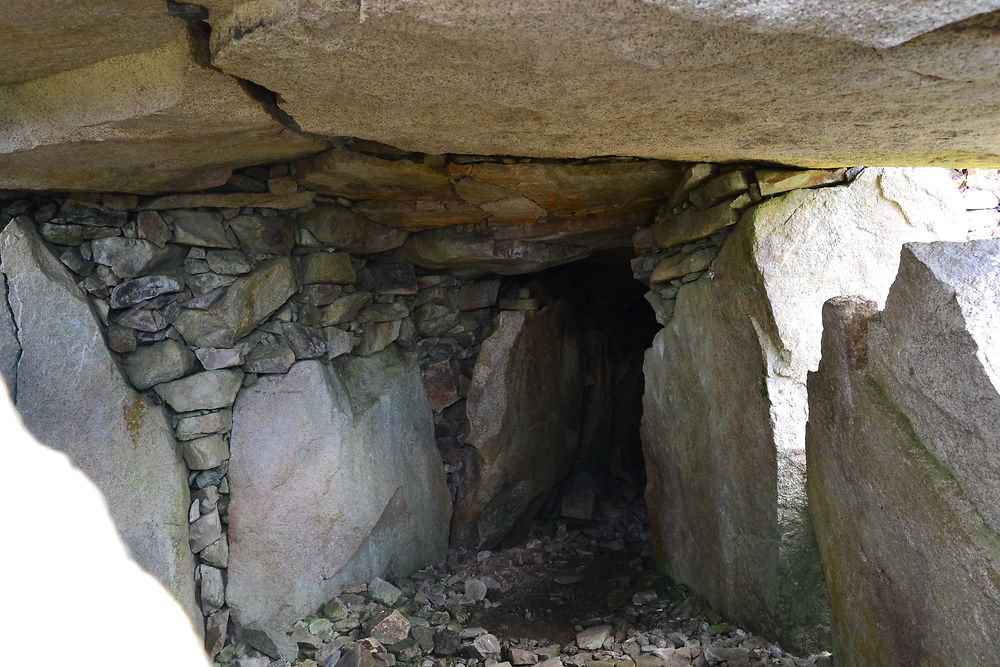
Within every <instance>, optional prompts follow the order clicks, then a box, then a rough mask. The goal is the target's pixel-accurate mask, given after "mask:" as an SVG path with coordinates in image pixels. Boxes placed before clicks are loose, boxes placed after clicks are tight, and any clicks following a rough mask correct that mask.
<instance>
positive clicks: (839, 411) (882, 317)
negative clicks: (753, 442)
mask: <svg viewBox="0 0 1000 667" xmlns="http://www.w3.org/2000/svg"><path fill="white" fill-rule="evenodd" d="M998 275H1000V247H998V243H997V241H971V242H967V243H943V242H938V243H928V244H921V243H911V244H907V245H906V246H905V247H904V249H903V252H902V260H901V263H900V269H899V275H898V276H897V278H896V281H895V282H894V283H893V285H892V288H891V290H890V291H889V296H888V299H887V301H886V305H885V309H884V310H882V311H881V312H878V307H877V305H876V304H875V303H874V302H872V301H868V300H865V299H862V298H859V297H844V298H837V299H832V300H830V301H829V302H827V303H826V305H825V306H824V310H823V324H824V329H823V347H822V361H821V363H820V366H819V370H818V371H816V372H814V373H810V375H809V426H808V429H807V453H808V459H807V460H808V468H809V481H808V489H809V502H810V507H811V509H812V515H813V518H814V520H815V524H816V534H817V537H818V540H819V546H820V552H821V554H822V559H823V567H824V570H825V572H826V578H827V582H828V586H829V589H830V603H831V608H832V612H833V621H834V628H835V630H836V633H835V636H836V638H837V647H836V654H837V661H838V663H839V664H844V665H869V664H874V663H886V664H934V663H945V662H950V663H958V664H969V665H973V664H981V663H983V662H989V661H990V660H992V657H991V656H992V655H994V654H995V653H996V650H997V638H996V636H995V635H994V633H993V632H992V631H991V630H990V628H992V627H993V626H995V625H996V623H997V621H998V619H997V615H998V611H997V601H998V599H1000V547H998V542H997V531H998V529H1000V523H998V522H1000V512H998V507H1000V504H998V498H1000V488H998V484H997V479H998V478H1000V470H998V469H997V457H996V451H997V447H998V446H1000V440H998V438H1000V387H998V382H997V377H998V364H1000V348H998V345H1000V339H998V338H997V333H996V332H997V331H998V327H1000V321H998V311H997V304H998V303H1000V280H998V278H997V276H998ZM956 639H957V640H959V641H960V642H961V643H962V645H963V646H964V647H965V649H964V650H963V651H962V653H961V655H959V656H956V655H955V653H954V650H953V647H954V642H955V641H956Z"/></svg>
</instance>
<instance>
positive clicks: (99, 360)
mask: <svg viewBox="0 0 1000 667" xmlns="http://www.w3.org/2000/svg"><path fill="white" fill-rule="evenodd" d="M0 271H2V273H3V274H4V275H5V278H6V291H5V292H4V294H5V295H6V303H0V314H2V313H5V312H9V313H10V317H11V320H12V321H13V323H14V324H15V325H16V340H17V343H18V348H20V349H19V354H18V361H17V374H16V377H11V375H8V376H7V378H6V379H7V380H8V381H13V382H16V392H12V393H15V395H16V397H17V401H16V403H17V408H18V410H19V412H20V413H21V417H22V419H23V420H24V423H25V426H27V428H28V429H29V430H30V431H31V432H32V433H33V434H34V436H35V437H36V438H38V439H39V440H40V441H41V442H42V443H44V444H46V445H48V446H50V447H53V448H55V449H58V450H60V451H62V452H64V453H66V454H67V455H68V456H69V457H70V458H71V459H72V461H73V463H74V464H75V465H76V466H77V467H79V468H80V469H81V470H82V471H83V472H85V473H86V474H87V476H88V477H89V478H90V479H91V480H92V481H93V482H94V483H95V484H97V486H98V487H99V488H100V489H101V491H102V493H103V495H104V500H105V502H106V503H107V507H108V510H110V513H111V517H112V518H113V519H114V522H115V526H116V527H117V529H118V531H119V532H120V533H121V535H122V539H123V540H124V541H125V543H126V544H127V545H128V547H129V550H130V551H131V554H132V557H133V558H134V559H135V561H136V562H138V563H139V564H140V565H141V566H142V567H143V568H144V569H146V570H147V571H148V572H149V573H150V574H152V575H153V576H155V577H156V578H157V579H158V580H159V581H160V582H161V583H162V584H163V585H164V586H165V587H166V588H167V590H169V591H170V592H171V593H172V594H173V595H174V597H176V598H177V600H178V602H179V603H180V604H181V606H182V607H183V608H184V609H185V610H186V611H187V612H188V613H189V615H190V616H191V618H192V619H197V617H198V616H199V614H198V612H197V607H196V605H195V602H194V583H193V582H194V578H193V561H192V558H191V555H190V552H189V550H188V547H187V539H188V529H187V512H188V506H189V504H190V500H189V497H188V487H187V472H186V470H185V468H184V464H183V462H182V461H181V458H180V454H179V453H178V451H177V447H176V444H175V442H174V439H173V437H172V435H171V430H170V426H169V424H168V423H167V420H166V417H165V415H164V413H163V410H162V409H160V408H158V407H156V406H154V405H152V404H150V403H148V402H147V401H146V400H145V399H144V398H143V397H142V396H140V395H139V394H137V393H136V392H135V391H134V390H133V389H132V388H131V387H130V386H129V385H128V383H127V382H126V380H125V378H124V376H123V374H122V373H121V371H120V370H119V367H118V365H117V363H116V362H115V360H114V359H113V358H112V355H111V353H110V352H109V351H108V349H107V348H106V347H105V344H104V338H103V335H102V328H103V327H102V326H101V324H100V322H98V320H97V318H96V317H95V315H94V313H93V311H92V310H91V308H90V305H89V303H88V299H87V298H86V297H85V296H84V295H83V294H82V293H81V292H80V290H79V288H77V286H76V285H75V284H74V282H73V278H72V276H71V275H70V274H69V272H68V271H67V270H66V268H65V267H63V266H62V265H61V264H60V263H59V261H58V260H57V259H56V258H55V257H54V256H53V255H52V254H51V253H50V252H49V250H48V248H47V247H45V244H44V242H43V241H42V240H41V238H40V237H39V236H38V235H37V233H36V232H35V230H34V226H33V225H32V224H31V223H30V222H29V221H27V220H25V219H22V218H16V219H14V220H13V221H12V222H10V223H9V224H8V225H7V226H6V228H5V229H4V230H3V231H2V232H0ZM8 308H9V310H8ZM3 319H4V318H3V317H2V315H0V321H2V320H3ZM9 328H10V327H9V326H8V329H9ZM7 358H10V357H9V356H8V352H4V353H3V354H0V359H7Z"/></svg>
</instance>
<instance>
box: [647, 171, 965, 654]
mask: <svg viewBox="0 0 1000 667" xmlns="http://www.w3.org/2000/svg"><path fill="white" fill-rule="evenodd" d="M959 209H960V206H958V202H957V194H956V193H955V190H954V187H953V186H952V184H951V182H950V180H949V177H948V175H947V173H946V172H945V171H944V170H938V169H885V170H882V169H867V170H865V171H863V172H862V173H861V174H860V175H859V176H858V177H857V179H856V180H855V181H853V183H851V184H850V185H846V186H836V187H831V188H824V189H819V190H798V191H795V192H792V193H789V194H786V195H783V196H779V197H776V198H774V199H771V200H768V201H766V202H764V203H762V204H760V205H758V206H756V207H754V208H752V209H749V210H748V211H747V212H746V213H744V215H743V217H742V219H741V220H740V222H739V223H737V225H736V226H735V228H734V229H733V231H732V233H731V234H730V236H729V237H728V239H727V240H726V242H725V245H724V246H723V248H722V250H721V252H720V253H719V255H718V256H717V257H716V259H715V261H714V264H713V271H714V277H713V276H708V275H706V276H704V277H702V278H701V279H699V280H697V281H695V282H693V283H690V284H687V285H684V286H682V287H681V288H680V290H679V292H678V294H677V305H676V311H675V312H674V314H673V317H672V318H671V319H670V320H669V322H668V323H667V325H666V327H665V328H664V329H663V330H662V331H661V332H660V333H659V334H657V336H656V338H655V340H654V343H653V347H652V348H651V349H650V350H649V351H648V352H647V353H646V359H645V366H644V371H645V377H646V391H645V395H644V397H643V423H642V439H643V448H644V453H645V458H646V462H647V473H648V475H649V482H648V486H647V490H646V499H647V503H648V506H649V509H650V523H651V540H652V547H653V551H654V554H655V557H656V560H657V562H658V565H659V566H660V567H661V568H662V569H664V570H665V571H668V572H670V573H671V575H672V576H674V577H675V578H676V579H678V580H680V581H682V582H684V583H686V584H688V585H690V586H691V588H693V589H694V590H695V591H697V592H698V593H699V594H701V595H703V596H705V598H706V599H707V600H708V601H709V602H710V604H711V605H712V607H713V608H715V609H717V610H718V611H719V612H720V613H722V614H724V615H726V616H728V617H729V618H731V619H733V620H735V621H736V622H738V623H740V624H742V625H745V626H747V627H749V628H751V629H753V630H754V631H756V632H761V633H765V634H767V635H769V636H771V637H774V638H776V639H777V640H779V641H780V642H781V643H782V646H784V647H786V648H789V649H791V650H797V651H798V650H804V649H813V648H817V649H818V648H820V647H822V646H824V645H826V643H827V641H828V638H829V635H828V634H827V630H828V611H827V603H826V599H825V594H824V589H823V585H822V575H821V571H820V567H819V558H818V554H817V552H816V546H815V538H814V536H813V533H812V528H811V525H810V522H809V517H808V507H807V502H806V494H805V488H804V484H805V423H806V388H805V380H806V373H807V372H808V371H809V370H811V369H815V368H816V365H817V364H818V363H819V346H820V332H821V309H822V304H823V302H824V301H825V300H826V299H828V298H830V297H832V296H836V295H838V294H845V293H861V294H866V295H869V296H870V297H871V298H875V299H883V298H884V296H885V294H886V292H887V291H888V287H889V284H890V282H891V281H892V277H893V275H894V274H895V270H896V266H897V264H898V257H899V248H900V247H901V245H902V244H903V243H904V242H906V241H910V240H930V239H933V238H935V237H936V236H938V235H947V234H949V233H955V234H958V233H961V234H963V235H964V231H965V230H964V228H963V227H961V217H960V214H959V213H958V210H959ZM956 222H957V223H958V224H957V225H955V224H951V225H949V223H956Z"/></svg>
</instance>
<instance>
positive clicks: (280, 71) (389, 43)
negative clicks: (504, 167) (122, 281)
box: [0, 0, 1000, 193]
mask: <svg viewBox="0 0 1000 667" xmlns="http://www.w3.org/2000/svg"><path fill="white" fill-rule="evenodd" d="M202 5H203V6H201V5H194V4H178V3H176V2H162V1H161V0H67V1H65V2H60V3H58V5H57V6H56V5H54V4H53V3H39V2H36V1H35V0H13V1H12V2H9V3H7V4H6V5H5V11H4V15H3V16H0V44H2V46H3V52H4V53H5V67H4V71H3V73H2V74H0V156H2V160H0V188H26V189H60V190H104V191H109V190H111V191H121V192H137V193H153V192H162V191H182V190H199V189H204V188H209V187H213V186H216V185H221V184H222V183H224V182H225V181H226V180H227V178H228V177H229V174H230V173H231V169H232V168H233V167H240V166H247V165H251V164H261V163H267V162H276V161H281V160H289V159H293V158H300V157H304V156H307V155H310V154H314V153H318V152H320V151H322V150H324V149H325V148H326V147H327V146H328V144H329V140H330V139H331V138H333V137H360V138H363V139H367V140H373V141H378V142H380V143H383V144H388V145H391V146H397V147H399V148H401V149H404V150H407V151H420V152H423V153H427V154H431V155H435V154H455V153H463V154H484V155H524V156H533V157H543V158H581V157H590V156H600V155H626V156H638V157H647V158H656V159H662V160H676V161H713V162H726V161H760V162H777V163H783V164H790V165H796V166H807V167H818V166H841V165H852V164H868V165H932V164H937V165H950V166H960V167H967V166H977V165H980V166H996V165H998V164H1000V112H998V111H997V109H1000V99H998V98H1000V92H998V91H1000V67H998V66H997V63H998V62H1000V0H988V1H983V0H955V1H952V2H947V3H946V2H941V1H940V0H913V1H911V2H908V3H906V7H905V10H904V9H902V8H900V7H899V6H896V5H894V4H892V3H884V2H881V1H876V0H849V1H847V2H837V3H834V2H830V1H828V0H827V1H821V0H803V1H798V2H792V1H790V0H759V1H757V2H752V3H732V2H729V1H728V0H655V1H654V0H648V1H643V0H605V1H604V2H598V1H597V0H587V1H586V2H581V1H580V0H511V1H509V2H500V3H498V2H491V1H488V0H461V1H460V0H433V1H431V0H410V1H407V2H402V1H400V0H363V1H362V2H360V3H354V2H342V1H335V0H254V1H253V2H244V1H241V0H202Z"/></svg>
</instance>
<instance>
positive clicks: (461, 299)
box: [452, 279, 500, 310]
mask: <svg viewBox="0 0 1000 667" xmlns="http://www.w3.org/2000/svg"><path fill="white" fill-rule="evenodd" d="M499 291H500V280H499V279H495V280H480V281H478V282H475V283H470V284H468V285H462V286H461V287H459V288H458V291H457V292H456V293H455V299H454V301H453V303H452V305H453V306H454V308H455V309H456V310H479V309H480V308H490V307H492V306H494V305H496V302H497V294H498V293H499Z"/></svg>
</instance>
